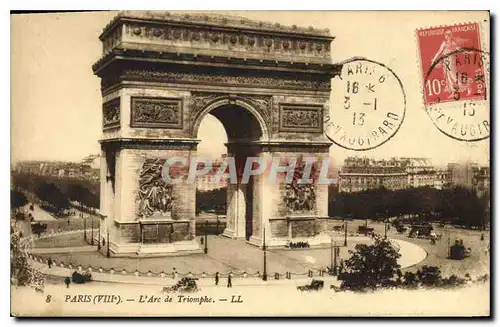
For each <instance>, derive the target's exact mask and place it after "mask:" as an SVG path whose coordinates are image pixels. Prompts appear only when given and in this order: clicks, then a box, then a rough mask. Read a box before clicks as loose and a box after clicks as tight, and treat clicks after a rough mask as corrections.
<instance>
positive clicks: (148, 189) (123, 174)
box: [93, 12, 338, 256]
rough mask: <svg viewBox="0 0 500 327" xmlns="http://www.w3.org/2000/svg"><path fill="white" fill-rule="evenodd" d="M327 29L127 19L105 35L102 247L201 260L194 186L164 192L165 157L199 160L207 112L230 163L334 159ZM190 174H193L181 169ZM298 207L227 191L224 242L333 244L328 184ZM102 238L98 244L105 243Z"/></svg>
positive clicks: (265, 188) (261, 192) (143, 15)
mask: <svg viewBox="0 0 500 327" xmlns="http://www.w3.org/2000/svg"><path fill="white" fill-rule="evenodd" d="M333 39H334V38H333V37H331V36H330V35H329V32H328V30H317V29H314V28H311V27H310V28H300V27H297V26H292V27H283V26H280V25H279V24H270V23H263V22H258V21H251V20H248V19H245V18H239V17H229V16H223V15H203V14H182V15H181V14H177V13H176V14H174V13H165V12H122V13H120V14H118V15H117V16H116V17H115V18H114V19H113V20H112V21H111V22H110V23H109V24H108V25H107V26H106V27H105V28H104V31H103V32H102V34H101V36H100V40H101V41H102V46H103V47H102V49H103V51H102V58H101V59H100V60H99V61H98V62H97V63H95V64H94V66H93V70H94V73H95V74H96V75H98V76H99V77H100V78H101V86H102V87H101V91H102V97H103V105H102V110H103V137H102V140H101V141H100V142H101V148H102V159H101V160H102V161H101V213H102V214H103V215H104V216H103V218H102V220H103V221H102V222H101V227H100V228H101V230H100V235H101V238H102V237H103V236H104V235H107V233H108V232H109V234H110V237H109V240H110V242H109V246H110V251H111V253H112V255H114V256H118V255H132V254H144V255H162V254H167V253H177V252H182V251H185V252H188V253H189V252H196V251H199V245H198V243H197V242H196V240H195V206H196V203H195V202H196V184H194V183H188V182H183V183H181V184H174V185H167V184H165V182H164V180H163V178H162V167H163V164H164V162H165V160H166V159H167V158H169V157H172V156H182V157H185V158H188V159H189V158H192V157H193V156H195V155H196V148H197V144H198V142H199V140H198V139H197V133H198V128H199V126H200V123H201V121H202V120H203V118H204V117H205V115H207V114H212V115H214V116H215V117H217V118H218V119H219V120H220V121H221V122H222V124H223V125H224V127H225V129H226V132H227V135H228V143H227V149H228V156H234V157H235V159H236V163H237V164H238V163H241V162H242V160H241V159H244V158H246V157H248V156H259V157H263V158H265V159H266V160H267V159H269V160H271V159H273V158H283V159H284V160H286V158H289V157H291V156H299V157H300V156H307V155H310V154H314V155H316V156H319V157H321V156H328V150H329V147H330V145H331V143H330V142H329V141H328V139H327V138H326V137H325V136H324V133H323V120H324V117H325V116H326V114H327V111H328V103H329V98H330V81H331V78H332V76H333V75H334V74H336V73H337V72H338V67H337V66H335V65H333V64H332V63H331V55H330V43H331V42H332V40H333ZM179 169H185V168H179ZM301 187H309V188H310V189H308V194H309V196H310V199H309V201H308V206H307V207H297V206H292V204H290V201H288V200H287V197H288V196H290V194H289V192H290V190H289V189H288V188H287V186H286V185H285V184H284V183H269V182H268V181H267V180H266V179H265V178H263V177H262V176H254V177H253V178H252V179H251V181H250V183H248V184H244V185H242V184H239V183H238V184H230V185H229V186H228V192H227V228H226V230H225V231H224V235H226V236H228V237H231V238H246V239H247V240H248V242H249V243H251V244H254V245H259V246H260V245H261V244H262V242H263V231H264V230H265V233H266V244H267V245H269V246H283V245H285V244H286V243H287V242H289V241H298V240H307V241H308V242H309V244H311V245H314V244H319V243H323V242H330V239H329V238H328V237H326V236H325V235H324V234H323V232H324V230H325V228H326V227H325V226H326V220H325V218H327V214H328V213H327V211H328V207H327V206H328V201H327V197H328V185H305V186H301ZM100 241H101V240H100Z"/></svg>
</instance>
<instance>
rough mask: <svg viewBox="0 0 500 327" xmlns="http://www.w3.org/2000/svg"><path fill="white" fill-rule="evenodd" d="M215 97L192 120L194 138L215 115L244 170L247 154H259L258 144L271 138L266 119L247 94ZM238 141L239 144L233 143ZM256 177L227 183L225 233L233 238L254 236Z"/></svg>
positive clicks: (230, 153) (230, 151) (237, 163)
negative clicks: (206, 118)
mask: <svg viewBox="0 0 500 327" xmlns="http://www.w3.org/2000/svg"><path fill="white" fill-rule="evenodd" d="M213 97H214V99H212V101H211V102H208V103H207V104H206V106H205V108H203V109H202V110H201V111H200V113H199V114H197V115H196V117H195V120H194V122H193V137H197V135H198V133H197V131H198V128H199V126H200V123H201V121H202V120H203V119H204V117H205V116H206V115H208V114H211V115H213V116H215V117H216V118H217V119H218V120H219V121H220V122H221V123H222V125H223V126H224V129H225V130H226V133H227V136H228V143H227V144H226V146H227V148H228V153H227V155H228V157H229V158H234V161H235V166H236V169H237V171H242V170H243V168H244V163H245V161H246V159H247V158H248V157H258V156H260V153H259V152H258V151H256V146H254V145H257V146H258V145H259V144H260V142H263V141H266V140H268V139H269V135H268V130H269V127H268V126H267V123H266V121H265V120H264V118H263V117H262V112H260V111H259V109H256V107H255V103H252V100H251V98H246V97H245V96H241V95H238V96H235V95H231V94H229V95H224V94H213ZM234 144H237V146H232V145H234ZM253 183H254V179H253V178H251V179H250V180H249V182H248V183H246V184H242V183H240V176H238V181H237V183H228V185H227V206H226V229H225V230H224V233H223V235H224V236H227V237H230V238H245V239H246V240H247V241H248V240H250V237H251V236H252V235H253V233H254V231H253V227H254V223H253V222H254V219H253V218H254V217H253V212H254V205H255V206H256V207H259V206H260V202H259V200H260V199H258V198H257V194H254V192H253V191H254V189H253Z"/></svg>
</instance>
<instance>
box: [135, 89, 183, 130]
mask: <svg viewBox="0 0 500 327" xmlns="http://www.w3.org/2000/svg"><path fill="white" fill-rule="evenodd" d="M131 105H132V108H131V123H130V125H131V126H132V127H145V128H182V126H183V124H182V121H183V117H182V112H183V110H182V99H175V98H154V97H132V101H131Z"/></svg>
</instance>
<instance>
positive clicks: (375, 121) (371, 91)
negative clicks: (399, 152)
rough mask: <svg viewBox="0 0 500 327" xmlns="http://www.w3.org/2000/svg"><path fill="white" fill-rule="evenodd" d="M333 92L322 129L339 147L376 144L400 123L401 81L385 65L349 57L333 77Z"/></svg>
mask: <svg viewBox="0 0 500 327" xmlns="http://www.w3.org/2000/svg"><path fill="white" fill-rule="evenodd" d="M332 94H333V99H332V100H331V102H330V112H329V116H327V117H326V119H325V122H326V124H325V132H326V135H327V137H328V138H329V139H330V140H331V141H332V142H333V143H335V144H337V145H338V146H340V147H343V148H346V149H350V150H355V151H365V150H370V149H373V148H376V147H379V146H381V145H382V144H384V143H385V142H387V141H388V140H390V139H391V138H392V137H393V136H394V135H395V134H396V133H397V132H398V130H399V128H400V127H401V124H402V123H403V120H404V117H405V112H406V94H405V91H404V88H403V84H402V83H401V80H400V79H399V77H398V76H397V75H396V74H395V73H394V71H392V70H391V69H390V68H389V67H387V66H385V65H384V64H381V63H378V62H376V61H373V60H369V59H366V58H353V59H350V60H348V61H347V62H345V63H344V64H343V66H342V72H341V74H340V75H338V76H336V77H335V78H334V79H333V80H332Z"/></svg>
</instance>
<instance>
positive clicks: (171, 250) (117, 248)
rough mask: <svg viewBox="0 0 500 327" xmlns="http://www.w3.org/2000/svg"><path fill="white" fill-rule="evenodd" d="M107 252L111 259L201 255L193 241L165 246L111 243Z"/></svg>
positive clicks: (196, 243)
mask: <svg viewBox="0 0 500 327" xmlns="http://www.w3.org/2000/svg"><path fill="white" fill-rule="evenodd" d="M109 245H110V246H109V251H110V254H111V256H112V257H163V256H178V255H186V254H194V253H203V250H202V249H201V247H200V244H198V242H196V241H195V240H192V241H179V242H175V243H165V244H142V243H116V242H113V241H111V242H110V244H109Z"/></svg>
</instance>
